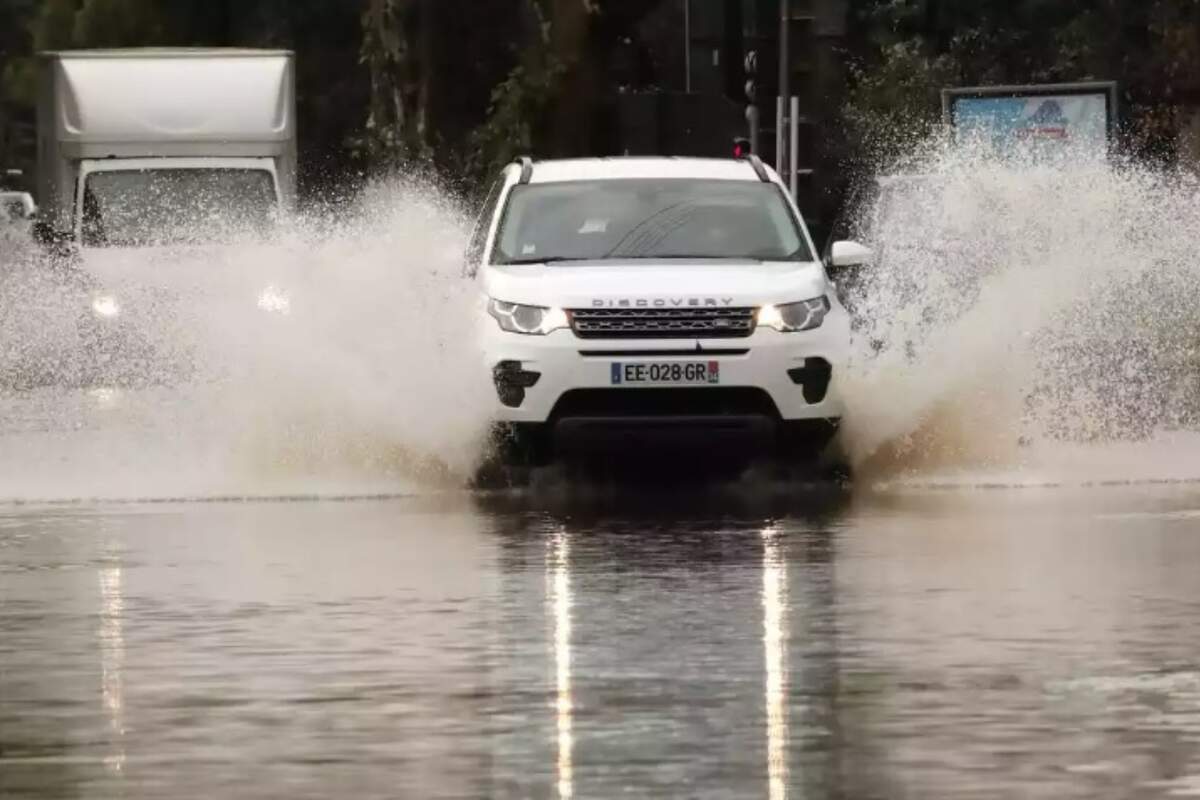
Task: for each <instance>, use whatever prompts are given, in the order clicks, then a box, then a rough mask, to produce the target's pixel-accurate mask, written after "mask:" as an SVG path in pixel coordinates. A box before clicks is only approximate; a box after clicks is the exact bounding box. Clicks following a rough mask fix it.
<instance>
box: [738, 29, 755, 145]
mask: <svg viewBox="0 0 1200 800" xmlns="http://www.w3.org/2000/svg"><path fill="white" fill-rule="evenodd" d="M742 67H743V70H744V72H745V76H746V127H747V132H748V133H749V136H748V138H741V137H739V138H738V139H735V140H734V143H733V152H734V156H735V157H736V158H744V157H745V156H748V155H750V154H751V153H753V152H754V151H756V150H757V149H758V123H759V114H758V51H757V50H750V51H748V52H747V53H746V59H745V61H744V62H743V63H742Z"/></svg>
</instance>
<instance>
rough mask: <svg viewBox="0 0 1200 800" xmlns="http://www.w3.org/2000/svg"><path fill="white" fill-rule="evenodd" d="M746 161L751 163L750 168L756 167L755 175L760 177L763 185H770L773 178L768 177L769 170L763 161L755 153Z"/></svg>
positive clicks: (747, 157) (749, 155)
mask: <svg viewBox="0 0 1200 800" xmlns="http://www.w3.org/2000/svg"><path fill="white" fill-rule="evenodd" d="M746 160H747V161H749V162H750V166H752V167H754V174H756V175H758V179H759V180H760V181H762V182H763V183H770V182H771V177H770V176H769V175H767V168H766V167H764V166H763V163H762V159H761V158H759V157H758V156H757V155H755V154H754V153H750V154H748V155H747V156H746Z"/></svg>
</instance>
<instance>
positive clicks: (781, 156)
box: [775, 0, 795, 181]
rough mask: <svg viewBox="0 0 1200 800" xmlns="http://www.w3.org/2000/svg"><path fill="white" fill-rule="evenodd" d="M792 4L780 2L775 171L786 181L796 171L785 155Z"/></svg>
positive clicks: (784, 1) (789, 91) (788, 0)
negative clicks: (791, 170) (787, 174)
mask: <svg viewBox="0 0 1200 800" xmlns="http://www.w3.org/2000/svg"><path fill="white" fill-rule="evenodd" d="M791 10H792V7H791V2H790V0H779V99H778V101H777V103H776V104H775V108H776V111H777V112H778V113H777V114H776V116H775V143H776V150H775V170H776V172H778V173H779V175H780V177H782V178H783V179H784V180H785V181H786V180H787V176H786V174H785V173H786V171H787V170H788V169H795V164H789V163H788V159H787V155H786V154H785V153H784V141H785V140H784V133H783V132H784V130H785V129H786V127H787V122H788V121H787V117H786V113H787V101H788V97H789V96H790V93H791V87H790V86H789V85H788V84H789V83H790V80H789V78H790V75H791V71H792V70H791V66H792V65H791V61H790V60H789V59H790V53H789V50H788V40H789V39H790V38H791V34H790V31H789V29H790V28H791V17H792V14H791Z"/></svg>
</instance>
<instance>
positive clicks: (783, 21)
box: [779, 0, 792, 97]
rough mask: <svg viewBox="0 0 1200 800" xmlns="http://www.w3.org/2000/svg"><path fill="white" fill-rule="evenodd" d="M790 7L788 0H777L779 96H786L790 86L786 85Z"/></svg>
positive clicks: (787, 80) (789, 68)
mask: <svg viewBox="0 0 1200 800" xmlns="http://www.w3.org/2000/svg"><path fill="white" fill-rule="evenodd" d="M791 7H792V4H791V3H790V2H789V0H779V96H780V97H787V96H788V91H789V89H790V88H791V87H789V86H788V82H789V78H790V75H791V71H792V70H791V66H792V63H791V61H790V60H789V58H790V57H791V54H790V53H789V51H788V40H789V39H790V38H791V35H790V31H789V29H790V28H791V27H792V26H791V16H792V15H791Z"/></svg>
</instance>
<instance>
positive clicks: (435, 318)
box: [0, 181, 490, 498]
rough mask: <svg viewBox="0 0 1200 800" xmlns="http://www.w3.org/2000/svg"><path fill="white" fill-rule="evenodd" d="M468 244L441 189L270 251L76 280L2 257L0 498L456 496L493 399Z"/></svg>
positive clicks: (212, 254) (382, 205)
mask: <svg viewBox="0 0 1200 800" xmlns="http://www.w3.org/2000/svg"><path fill="white" fill-rule="evenodd" d="M464 239H465V233H464V217H463V214H462V213H461V209H460V208H459V207H458V205H457V204H456V203H455V202H453V201H452V200H451V199H449V198H448V196H447V195H446V194H444V193H442V192H440V191H438V190H437V189H436V188H435V187H432V186H429V185H425V184H418V183H413V182H403V181H398V182H391V183H385V184H379V185H376V186H374V187H372V188H370V189H368V190H367V191H366V192H365V193H364V194H363V195H362V196H361V197H360V198H358V199H357V200H356V201H355V202H354V203H353V204H352V206H351V207H350V208H349V209H348V210H347V211H345V212H344V213H341V214H338V215H336V216H326V217H324V218H317V217H316V216H309V217H308V218H305V219H301V220H297V221H296V223H295V224H293V225H289V226H288V227H287V229H286V230H285V231H284V232H283V233H282V234H281V235H280V236H279V237H278V238H277V239H275V240H272V241H270V242H243V243H241V244H239V245H237V246H232V247H221V248H200V249H183V250H180V249H148V250H112V251H104V252H99V253H95V254H93V255H92V260H91V261H90V262H89V263H86V264H85V265H84V270H83V274H85V275H86V276H88V279H89V280H91V281H94V282H95V283H94V285H87V286H84V287H82V288H81V287H80V286H79V285H75V284H73V283H71V282H70V281H64V280H59V279H58V278H55V277H53V276H51V275H50V274H49V273H48V272H47V268H46V265H45V264H44V263H43V262H41V261H39V260H38V259H37V258H35V257H34V256H33V255H32V253H31V250H30V249H28V248H26V249H21V248H12V249H10V250H8V251H7V252H5V253H4V254H3V255H0V261H4V262H7V263H5V265H4V270H3V273H2V274H3V277H2V278H0V280H2V281H3V283H4V285H5V292H4V296H5V298H6V299H5V301H4V305H5V308H4V311H3V313H2V314H0V336H2V337H3V338H2V342H3V344H2V345H0V346H2V349H0V376H2V377H4V378H5V381H4V385H5V387H6V388H4V389H2V390H0V405H2V407H0V416H2V417H3V419H4V421H5V424H4V429H5V435H4V441H5V446H4V447H3V448H2V449H0V497H8V498H46V497H63V496H74V495H80V496H104V497H127V496H158V495H162V494H172V495H179V494H183V495H196V496H207V495H210V494H213V493H218V494H227V493H237V494H246V495H255V494H273V493H278V492H297V491H304V492H307V491H335V492H342V491H367V492H377V491H396V490H401V489H403V488H405V487H415V486H422V487H428V486H430V485H434V486H441V485H460V484H461V483H462V480H463V478H464V476H465V475H466V474H467V472H468V471H469V469H470V468H471V466H472V465H473V463H474V462H475V460H476V457H477V453H478V450H479V441H480V440H481V438H482V434H483V430H484V427H485V421H486V413H487V402H486V400H487V398H488V397H489V395H488V390H489V388H490V387H488V386H487V385H486V383H485V380H486V376H485V375H483V373H482V371H481V370H479V369H478V367H477V363H478V357H477V354H476V353H475V351H474V347H475V336H474V332H473V329H472V327H471V326H472V324H473V316H474V315H473V313H472V310H473V305H472V303H473V296H472V291H473V288H472V287H471V286H470V284H469V282H467V281H464V280H462V279H461V278H460V275H459V273H460V268H461V266H460V265H461V261H460V253H461V252H462V244H463V241H464ZM98 294H99V295H103V296H104V297H105V298H112V302H113V303H116V304H119V305H120V307H121V313H120V315H119V319H116V320H105V319H97V317H98V316H99V315H97V314H94V313H93V312H92V309H89V308H88V307H87V306H88V304H89V303H91V302H93V298H94V297H96V296H97V295H98ZM108 322H119V323H120V324H121V326H122V329H121V330H122V332H121V335H119V336H109V335H105V336H103V337H101V338H102V339H103V342H104V345H103V347H98V348H95V349H93V350H90V351H89V350H88V347H87V345H88V344H89V341H90V340H89V336H92V335H97V334H96V326H97V325H103V324H106V323H108ZM108 333H111V331H110V332H108ZM81 353H84V354H85V355H80V354H81ZM481 376H482V377H481Z"/></svg>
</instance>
